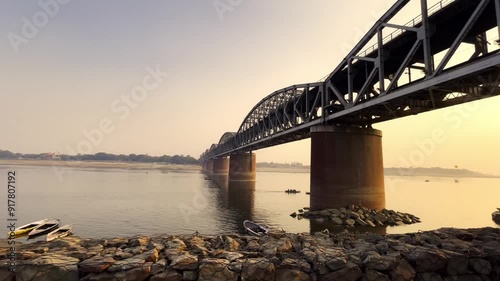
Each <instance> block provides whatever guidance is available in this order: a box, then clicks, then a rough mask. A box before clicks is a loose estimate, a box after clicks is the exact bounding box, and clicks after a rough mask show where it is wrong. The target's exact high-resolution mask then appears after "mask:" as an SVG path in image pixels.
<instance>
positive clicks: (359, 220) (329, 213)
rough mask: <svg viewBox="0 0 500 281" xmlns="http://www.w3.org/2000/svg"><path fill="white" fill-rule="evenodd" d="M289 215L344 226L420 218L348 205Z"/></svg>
mask: <svg viewBox="0 0 500 281" xmlns="http://www.w3.org/2000/svg"><path fill="white" fill-rule="evenodd" d="M290 216H292V217H296V218H297V219H302V218H306V219H314V220H319V221H322V220H323V221H331V222H333V223H334V224H337V225H344V226H348V227H351V226H371V227H376V226H387V225H389V226H396V225H404V224H413V223H419V222H420V218H418V217H416V216H414V215H412V214H408V213H401V212H396V211H393V210H387V209H382V210H380V211H377V210H375V209H368V208H365V207H363V206H357V205H350V206H349V207H346V208H344V207H342V208H338V209H327V210H321V211H307V210H306V211H304V210H303V209H300V210H298V213H297V212H293V213H292V214H291V215H290Z"/></svg>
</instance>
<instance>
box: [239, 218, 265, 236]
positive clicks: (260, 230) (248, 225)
mask: <svg viewBox="0 0 500 281" xmlns="http://www.w3.org/2000/svg"><path fill="white" fill-rule="evenodd" d="M243 227H245V229H246V231H248V232H249V233H251V234H253V235H256V236H262V235H264V234H266V233H267V232H268V231H269V230H268V229H267V228H265V227H264V226H262V225H260V224H258V223H255V222H253V221H249V220H245V221H244V222H243Z"/></svg>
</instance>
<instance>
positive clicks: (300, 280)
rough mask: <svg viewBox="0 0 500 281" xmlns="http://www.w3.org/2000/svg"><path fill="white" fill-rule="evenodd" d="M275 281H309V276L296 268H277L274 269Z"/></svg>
mask: <svg viewBox="0 0 500 281" xmlns="http://www.w3.org/2000/svg"><path fill="white" fill-rule="evenodd" d="M274 280H275V281H309V280H311V277H310V276H309V274H307V273H305V272H304V271H300V270H298V269H290V268H278V269H277V270H276V279H274Z"/></svg>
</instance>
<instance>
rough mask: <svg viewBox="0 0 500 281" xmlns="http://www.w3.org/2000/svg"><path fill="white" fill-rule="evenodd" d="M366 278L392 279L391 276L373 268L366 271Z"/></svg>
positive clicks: (373, 280) (369, 280)
mask: <svg viewBox="0 0 500 281" xmlns="http://www.w3.org/2000/svg"><path fill="white" fill-rule="evenodd" d="M365 278H366V281H391V279H390V278H389V276H387V275H385V274H383V273H381V272H378V271H376V270H373V269H368V270H367V271H366V272H365Z"/></svg>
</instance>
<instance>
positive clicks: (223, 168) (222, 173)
mask: <svg viewBox="0 0 500 281" xmlns="http://www.w3.org/2000/svg"><path fill="white" fill-rule="evenodd" d="M211 177H212V180H213V181H215V182H216V183H217V184H218V185H219V186H224V184H225V183H226V182H227V181H228V177H229V158H227V157H223V158H215V159H214V160H213V165H212V176H211Z"/></svg>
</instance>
